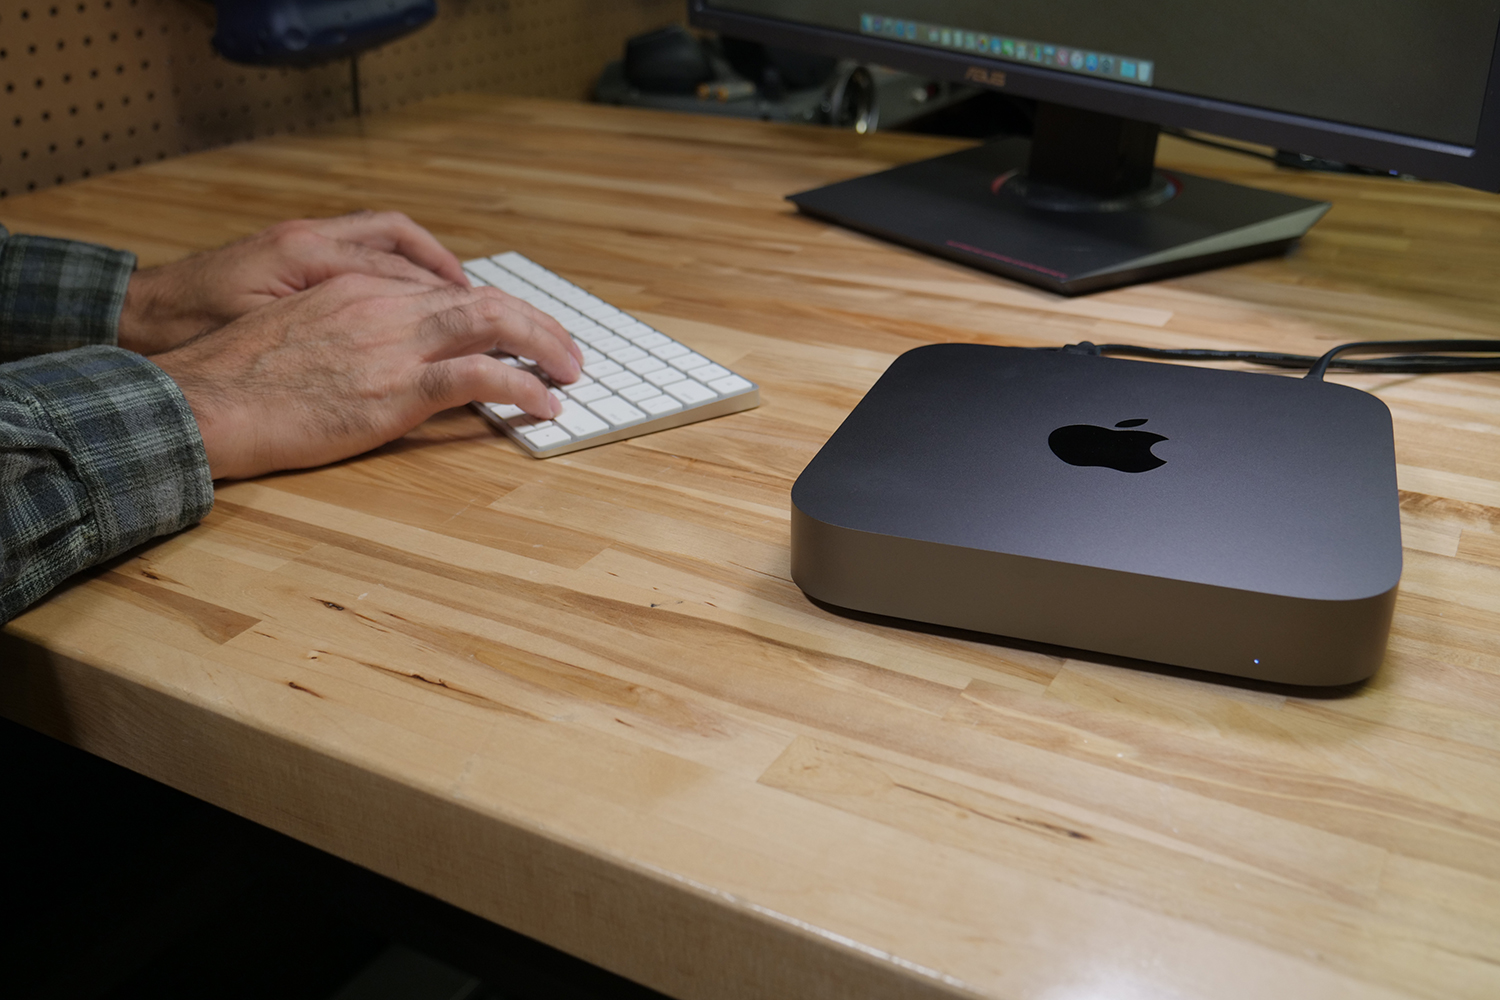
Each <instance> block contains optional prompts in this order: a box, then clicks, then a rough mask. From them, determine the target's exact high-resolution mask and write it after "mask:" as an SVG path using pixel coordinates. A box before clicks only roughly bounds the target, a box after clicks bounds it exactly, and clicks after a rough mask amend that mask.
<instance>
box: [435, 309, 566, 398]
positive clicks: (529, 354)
mask: <svg viewBox="0 0 1500 1000" xmlns="http://www.w3.org/2000/svg"><path fill="white" fill-rule="evenodd" d="M466 294H467V297H466V298H462V299H461V300H460V301H456V302H455V301H453V299H454V297H453V296H451V295H448V294H445V293H442V292H433V293H431V294H429V295H428V296H426V297H425V301H430V302H432V303H433V308H432V309H431V312H430V314H429V315H428V317H427V318H426V319H425V320H424V321H423V322H422V323H421V325H420V332H421V334H422V335H423V336H424V337H426V338H427V341H428V342H427V344H426V348H427V350H426V354H427V356H428V358H429V360H433V361H436V360H442V359H445V358H453V357H458V356H460V355H464V354H477V353H482V352H485V351H495V350H499V351H504V352H505V353H507V354H515V355H518V356H521V357H526V358H533V359H535V360H536V362H537V363H538V364H540V365H541V367H542V370H543V371H545V372H546V373H547V374H548V375H549V376H551V377H552V378H553V379H555V380H557V381H559V382H573V381H575V380H577V378H578V375H579V372H580V371H581V370H582V367H583V366H582V355H581V353H576V354H575V352H574V349H576V347H575V345H573V343H572V338H571V337H569V336H568V333H567V331H566V330H563V329H562V328H561V327H559V326H557V322H556V320H552V319H551V317H549V316H546V315H545V314H543V313H541V312H538V311H537V310H535V309H532V308H530V307H528V306H527V305H526V303H524V302H522V301H520V300H519V299H516V298H513V297H511V296H509V295H505V294H504V293H501V292H497V291H495V290H494V289H485V288H478V289H473V290H472V291H470V292H468V293H466ZM544 321H545V322H544ZM570 348H574V349H570Z"/></svg>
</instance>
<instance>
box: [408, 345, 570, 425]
mask: <svg viewBox="0 0 1500 1000" xmlns="http://www.w3.org/2000/svg"><path fill="white" fill-rule="evenodd" d="M421 392H422V394H423V396H424V398H425V400H426V401H427V402H428V403H429V404H430V405H435V406H437V407H439V408H446V407H449V406H462V405H463V404H465V403H468V402H471V401H475V400H477V401H479V402H481V403H511V404H514V405H516V406H519V407H520V408H521V409H523V410H525V411H526V412H527V413H529V414H531V415H532V416H533V417H540V418H542V419H543V420H550V419H552V418H553V417H555V416H557V415H558V414H559V413H561V412H562V403H561V401H559V400H558V399H557V397H556V396H554V395H552V393H551V392H549V391H548V390H547V387H546V386H544V385H543V384H542V383H541V380H540V379H538V378H537V377H536V376H534V375H530V374H528V373H526V372H523V371H519V370H517V369H515V368H512V367H511V366H510V365H507V364H506V363H505V362H503V361H500V360H498V359H496V358H491V357H488V356H486V355H483V354H470V355H466V356H465V357H462V358H449V359H447V360H445V361H437V362H434V363H433V364H430V365H428V366H427V367H426V369H425V370H424V371H423V372H422V376H421Z"/></svg>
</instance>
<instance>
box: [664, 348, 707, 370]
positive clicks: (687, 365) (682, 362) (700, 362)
mask: <svg viewBox="0 0 1500 1000" xmlns="http://www.w3.org/2000/svg"><path fill="white" fill-rule="evenodd" d="M667 360H668V362H669V363H670V364H671V365H672V367H673V368H676V369H678V370H679V371H685V372H690V371H692V370H693V369H694V368H702V367H703V366H704V365H706V364H709V360H708V359H707V358H705V357H704V356H703V355H701V354H694V353H692V352H691V351H689V352H688V353H687V354H680V355H678V356H677V357H675V358H668V359H667Z"/></svg>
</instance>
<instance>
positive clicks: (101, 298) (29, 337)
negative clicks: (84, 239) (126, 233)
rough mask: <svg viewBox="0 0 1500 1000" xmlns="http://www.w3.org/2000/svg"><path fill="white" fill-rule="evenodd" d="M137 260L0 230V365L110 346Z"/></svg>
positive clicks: (94, 247)
mask: <svg viewBox="0 0 1500 1000" xmlns="http://www.w3.org/2000/svg"><path fill="white" fill-rule="evenodd" d="M134 270H135V254H133V253H130V252H129V251H126V250H111V249H110V248H108V247H102V246H97V245H95V244H93V243H78V242H75V241H73V240H59V239H53V238H51V237H48V236H11V235H9V234H7V233H6V231H5V229H4V228H3V227H0V361H12V360H15V359H16V358H25V357H30V356H32V355H35V354H45V353H48V352H51V351H66V350H70V349H71V348H74V347H83V346H86V345H88V344H113V343H115V340H116V337H117V336H118V333H117V331H118V327H119V322H120V310H121V308H122V307H123V306H124V304H125V287H126V285H128V284H129V283H130V274H131V272H132V271H134Z"/></svg>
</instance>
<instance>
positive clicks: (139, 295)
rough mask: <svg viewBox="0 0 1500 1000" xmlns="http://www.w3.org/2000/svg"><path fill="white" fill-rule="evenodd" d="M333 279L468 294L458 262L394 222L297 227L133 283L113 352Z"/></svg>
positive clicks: (176, 336)
mask: <svg viewBox="0 0 1500 1000" xmlns="http://www.w3.org/2000/svg"><path fill="white" fill-rule="evenodd" d="M340 274H368V275H373V276H375V277H382V278H396V279H400V280H403V281H411V282H415V283H417V284H422V285H427V286H429V287H432V288H438V287H442V286H444V285H450V284H451V285H459V286H462V287H468V284H469V282H468V279H467V278H465V277H464V272H463V268H462V267H461V266H460V265H459V263H458V258H457V257H455V256H453V254H451V253H449V252H448V251H447V250H445V249H444V248H443V246H442V244H440V243H438V241H437V240H436V239H434V238H433V236H432V234H431V233H429V232H428V231H427V230H425V229H423V228H422V227H421V226H419V225H417V224H416V223H415V222H413V221H411V220H410V219H408V218H407V217H406V216H404V215H402V214H401V213H400V212H356V213H354V214H353V215H341V216H337V217H336V218H332V219H299V220H295V221H292V222H282V223H278V224H277V225H274V226H271V227H270V228H269V229H263V230H261V231H260V232H258V233H256V234H255V235H254V236H247V237H246V238H245V239H242V240H239V241H237V242H234V243H230V244H228V245H227V246H222V247H220V248H218V249H217V250H209V251H206V252H204V253H199V254H194V255H193V256H191V257H188V258H186V259H185V260H179V261H176V262H175V263H172V264H163V265H162V266H160V267H153V268H149V269H147V270H145V271H137V272H136V273H135V274H133V275H131V278H130V285H129V287H128V288H127V289H126V292H125V307H124V309H123V310H122V312H121V314H120V325H119V333H120V337H119V344H120V346H121V347H124V348H126V349H127V350H131V351H135V352H137V353H139V354H155V353H157V352H158V351H165V350H168V349H170V348H172V347H175V346H177V345H178V344H180V343H182V342H184V341H186V340H187V339H189V338H190V337H195V336H197V335H198V334H200V333H202V332H204V331H205V330H212V329H216V328H217V327H220V326H223V325H224V324H225V323H229V322H231V321H233V320H236V319H238V318H239V317H241V316H243V315H245V314H246V313H248V312H249V311H250V310H252V309H254V308H256V307H257V306H262V305H265V304H266V303H268V302H272V301H274V300H276V299H279V298H283V297H285V296H288V295H292V294H294V293H296V292H300V291H304V290H306V289H308V288H311V287H312V286H313V285H316V284H318V283H319V282H322V281H327V280H328V279H329V278H333V277H336V276H338V275H340Z"/></svg>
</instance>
